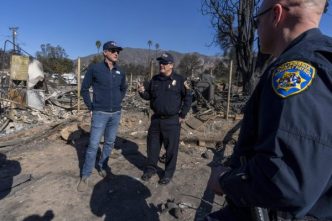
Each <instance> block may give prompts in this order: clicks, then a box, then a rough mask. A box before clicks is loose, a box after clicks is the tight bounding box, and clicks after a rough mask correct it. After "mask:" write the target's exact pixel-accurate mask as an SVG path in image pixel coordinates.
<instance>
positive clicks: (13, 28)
mask: <svg viewBox="0 0 332 221" xmlns="http://www.w3.org/2000/svg"><path fill="white" fill-rule="evenodd" d="M17 29H18V27H9V30H11V31H12V37H13V50H14V52H16V35H17Z"/></svg>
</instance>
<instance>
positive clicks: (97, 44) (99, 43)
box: [96, 40, 101, 54]
mask: <svg viewBox="0 0 332 221" xmlns="http://www.w3.org/2000/svg"><path fill="white" fill-rule="evenodd" d="M100 46H101V42H100V41H99V40H97V41H96V47H97V50H98V54H99V49H100Z"/></svg>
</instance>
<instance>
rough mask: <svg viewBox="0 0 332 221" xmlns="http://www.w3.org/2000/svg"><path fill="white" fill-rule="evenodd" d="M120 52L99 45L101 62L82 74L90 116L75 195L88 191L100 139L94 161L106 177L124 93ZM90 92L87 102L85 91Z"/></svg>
mask: <svg viewBox="0 0 332 221" xmlns="http://www.w3.org/2000/svg"><path fill="white" fill-rule="evenodd" d="M120 51H122V48H121V47H119V46H117V45H116V43H115V42H114V41H109V42H106V43H105V44H104V45H103V54H104V61H102V62H100V63H97V64H93V65H91V66H90V67H89V69H88V71H87V73H86V74H85V77H84V80H83V84H82V89H81V94H82V96H83V99H84V103H85V104H86V106H87V107H88V109H89V111H90V115H91V130H90V141H89V146H88V149H87V151H86V155H85V162H84V165H83V168H82V172H81V180H80V183H79V185H78V187H77V189H78V191H85V190H87V188H88V177H89V176H90V175H91V172H92V169H93V167H94V165H95V161H96V154H97V150H98V148H99V142H100V140H101V137H102V136H103V135H104V146H103V150H102V152H101V156H100V158H99V161H98V168H97V169H98V172H99V174H100V175H101V176H102V177H106V176H107V175H108V174H109V173H110V168H109V166H108V164H107V163H108V159H109V155H110V153H111V150H112V147H113V145H114V141H115V138H116V133H117V130H118V126H119V123H120V117H121V102H122V99H123V98H124V96H125V94H126V90H127V84H126V76H125V74H124V73H123V72H122V71H121V69H120V68H119V67H118V65H117V64H116V62H117V60H118V56H119V53H120ZM90 87H92V89H93V98H92V101H91V97H90V92H89V89H90Z"/></svg>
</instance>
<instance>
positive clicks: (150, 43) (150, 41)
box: [148, 40, 152, 61]
mask: <svg viewBox="0 0 332 221" xmlns="http://www.w3.org/2000/svg"><path fill="white" fill-rule="evenodd" d="M151 45H152V40H148V46H149V61H150V53H151Z"/></svg>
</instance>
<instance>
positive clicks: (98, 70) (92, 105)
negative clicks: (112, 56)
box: [81, 61, 127, 112]
mask: <svg viewBox="0 0 332 221" xmlns="http://www.w3.org/2000/svg"><path fill="white" fill-rule="evenodd" d="M91 86H92V89H93V98H92V101H91V97H90V93H89V89H90V87H91ZM126 91H127V83H126V76H125V74H124V72H122V71H121V70H120V68H119V67H118V66H117V65H114V67H113V69H112V70H110V69H109V67H108V64H107V63H106V62H105V61H103V62H100V63H97V64H92V65H90V67H89V68H88V71H87V72H86V74H85V76H84V80H83V83H82V88H81V95H82V97H83V100H84V103H85V104H86V106H87V107H88V109H89V110H90V111H105V112H116V111H120V110H121V102H122V99H123V98H124V96H125V94H126Z"/></svg>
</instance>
